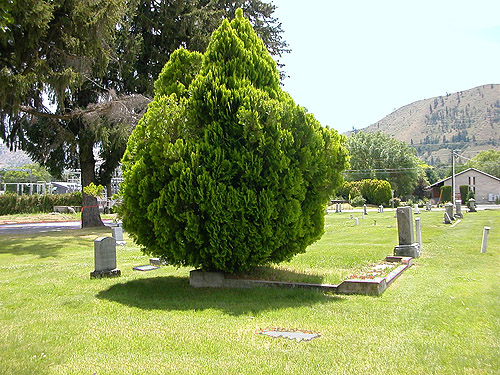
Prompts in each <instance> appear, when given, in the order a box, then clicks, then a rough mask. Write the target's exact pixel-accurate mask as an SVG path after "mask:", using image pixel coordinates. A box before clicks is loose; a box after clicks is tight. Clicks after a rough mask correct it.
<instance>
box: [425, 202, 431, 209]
mask: <svg viewBox="0 0 500 375" xmlns="http://www.w3.org/2000/svg"><path fill="white" fill-rule="evenodd" d="M431 209H432V205H431V202H430V201H427V203H425V210H426V211H430V210H431Z"/></svg>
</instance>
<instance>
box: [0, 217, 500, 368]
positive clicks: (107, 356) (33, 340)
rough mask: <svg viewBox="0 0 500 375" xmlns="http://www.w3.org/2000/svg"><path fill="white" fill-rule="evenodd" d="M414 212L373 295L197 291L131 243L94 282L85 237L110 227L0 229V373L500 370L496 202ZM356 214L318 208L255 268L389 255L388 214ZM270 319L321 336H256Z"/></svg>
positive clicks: (327, 277)
mask: <svg viewBox="0 0 500 375" xmlns="http://www.w3.org/2000/svg"><path fill="white" fill-rule="evenodd" d="M355 215H357V216H358V217H359V215H360V214H355ZM420 216H421V220H422V226H423V243H424V252H423V256H422V257H420V258H419V259H417V260H416V261H415V265H414V266H413V267H411V268H410V269H409V270H407V271H406V272H405V273H403V275H402V276H400V277H399V278H398V279H397V280H396V281H395V282H394V283H393V284H392V285H391V287H390V288H389V289H388V290H387V291H386V292H385V293H384V294H383V295H382V296H380V297H370V296H337V295H331V294H324V293H321V292H316V291H310V290H302V289H289V290H287V289H272V288H269V289H268V288H261V289H253V290H230V289H220V290H216V289H214V290H212V289H193V288H191V287H190V286H189V280H188V277H189V269H187V268H180V269H176V268H174V267H162V268H161V269H158V270H155V271H151V272H138V271H133V270H132V267H134V266H137V265H141V264H147V263H148V259H149V257H147V256H145V255H143V254H142V253H141V252H140V250H139V248H138V247H136V246H135V245H133V243H131V241H129V242H128V243H127V245H126V246H124V247H118V249H117V256H118V267H119V268H120V269H121V271H122V277H120V278H114V279H101V280H91V279H90V278H89V274H90V272H91V271H92V270H93V240H94V239H95V238H96V237H98V236H101V235H105V234H108V235H110V233H111V232H110V230H109V229H100V230H78V231H63V232H57V233H44V234H39V235H18V236H12V235H3V236H0V373H1V374H89V375H90V374H235V373H239V374H281V373H289V374H363V373H366V374H368V373H369V374H498V373H500V308H499V306H500V235H499V233H500V211H481V212H478V213H476V214H466V215H465V218H464V220H463V221H462V222H461V223H459V224H458V225H456V226H455V227H453V228H452V227H450V226H449V225H444V224H442V217H443V212H442V211H441V212H435V211H433V212H431V213H428V212H423V213H422V215H420ZM374 220H376V225H375V222H374ZM359 222H360V225H359V226H357V227H356V226H354V222H353V221H352V220H349V213H342V214H330V215H328V216H327V217H326V220H325V235H324V236H323V238H322V239H321V240H320V241H318V242H317V243H316V244H314V245H312V246H310V248H309V249H308V251H307V252H306V253H305V254H301V255H298V256H297V257H295V258H294V259H293V260H292V261H291V262H289V263H285V264H282V265H280V266H279V267H267V268H265V269H264V270H261V271H260V272H261V273H263V274H265V273H269V274H271V275H273V277H275V278H278V279H290V280H297V281H303V280H309V281H313V282H328V283H337V282H339V281H340V280H342V278H343V277H345V276H347V275H349V274H351V273H354V272H357V271H358V270H359V269H360V268H363V267H365V266H366V265H368V264H373V263H376V262H377V261H379V260H382V259H383V258H384V257H385V256H386V255H390V254H391V253H392V249H393V247H394V245H396V244H397V228H396V219H395V218H394V212H386V213H384V214H378V213H371V212H370V214H369V215H368V216H367V217H366V218H365V219H360V220H359ZM483 226H490V227H491V231H490V238H489V244H488V252H487V253H486V254H481V253H480V248H481V238H482V229H483ZM270 327H280V328H288V329H302V330H308V331H314V332H318V333H320V334H321V336H320V337H319V338H316V339H314V340H312V341H309V342H300V343H297V342H295V341H290V340H287V339H273V338H269V337H266V336H262V335H258V334H256V332H257V331H259V330H261V329H265V328H270Z"/></svg>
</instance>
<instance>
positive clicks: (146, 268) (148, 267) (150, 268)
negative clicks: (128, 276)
mask: <svg viewBox="0 0 500 375" xmlns="http://www.w3.org/2000/svg"><path fill="white" fill-rule="evenodd" d="M158 268H160V267H156V266H152V265H150V264H147V265H144V266H137V267H134V268H132V269H133V270H136V271H153V270H157V269H158Z"/></svg>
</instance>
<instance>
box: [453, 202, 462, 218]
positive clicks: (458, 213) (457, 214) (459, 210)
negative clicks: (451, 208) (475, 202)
mask: <svg viewBox="0 0 500 375" xmlns="http://www.w3.org/2000/svg"><path fill="white" fill-rule="evenodd" d="M455 217H457V218H459V219H462V218H463V217H464V214H463V213H462V202H461V201H456V202H455Z"/></svg>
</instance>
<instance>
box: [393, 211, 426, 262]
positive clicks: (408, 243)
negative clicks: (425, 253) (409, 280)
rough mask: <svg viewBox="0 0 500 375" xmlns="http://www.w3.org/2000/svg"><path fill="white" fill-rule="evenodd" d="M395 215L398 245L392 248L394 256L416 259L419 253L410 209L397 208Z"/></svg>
mask: <svg viewBox="0 0 500 375" xmlns="http://www.w3.org/2000/svg"><path fill="white" fill-rule="evenodd" d="M396 213H397V219H398V236H399V245H398V246H396V247H394V255H396V256H403V257H412V258H418V257H419V256H420V253H421V251H420V246H419V245H418V243H415V235H414V232H413V211H412V208H411V207H409V206H406V207H398V208H397V210H396Z"/></svg>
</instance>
